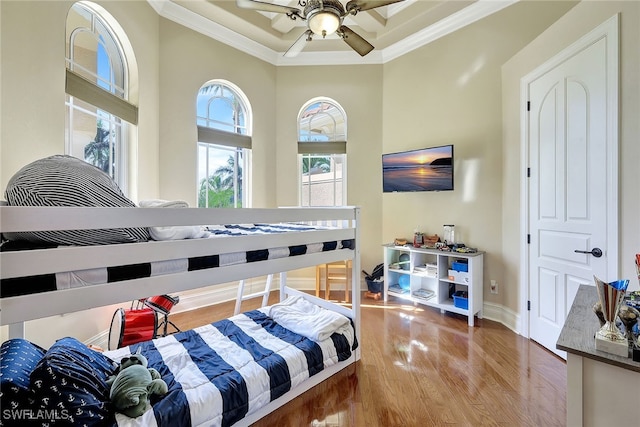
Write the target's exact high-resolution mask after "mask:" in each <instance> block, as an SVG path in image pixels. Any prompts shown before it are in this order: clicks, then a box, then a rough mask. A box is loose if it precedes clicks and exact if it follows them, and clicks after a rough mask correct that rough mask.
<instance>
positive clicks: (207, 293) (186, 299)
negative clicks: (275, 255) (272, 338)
mask: <svg viewBox="0 0 640 427" xmlns="http://www.w3.org/2000/svg"><path fill="white" fill-rule="evenodd" d="M287 283H288V285H289V286H291V287H292V288H295V289H299V290H303V291H315V289H316V280H315V278H306V277H296V278H287ZM264 285H265V282H264V281H263V280H260V281H253V282H252V283H251V284H250V287H251V289H249V285H247V289H246V291H245V293H246V294H248V293H252V292H256V290H263V289H264ZM278 289H279V283H278V277H277V275H276V276H274V280H273V283H272V285H271V290H272V292H273V291H277V290H278ZM365 289H366V286H365V287H364V288H363V287H362V286H361V290H365ZM237 295H238V285H237V284H236V283H233V284H228V285H224V286H215V287H211V288H208V289H206V290H203V291H200V292H195V293H189V294H186V295H180V301H179V302H178V304H176V305H175V306H174V307H173V308H172V310H171V312H172V313H184V312H187V311H191V310H197V309H199V308H203V307H208V306H210V305H213V304H219V303H221V302H227V301H235V299H236V297H237ZM482 311H483V312H482V317H483V318H485V319H488V320H493V321H495V322H498V323H502V324H503V325H504V326H506V327H507V328H509V329H511V330H512V331H513V332H515V333H516V334H519V332H518V331H519V330H520V317H519V315H518V314H517V313H516V312H514V311H513V310H510V309H508V308H506V307H504V306H502V305H499V304H494V303H489V302H485V303H484V305H483V307H482ZM108 340H109V331H108V330H106V331H102V332H100V333H99V334H97V335H94V336H93V337H91V338H89V339H88V340H86V341H85V344H87V345H95V346H98V347H100V348H103V349H107V348H108Z"/></svg>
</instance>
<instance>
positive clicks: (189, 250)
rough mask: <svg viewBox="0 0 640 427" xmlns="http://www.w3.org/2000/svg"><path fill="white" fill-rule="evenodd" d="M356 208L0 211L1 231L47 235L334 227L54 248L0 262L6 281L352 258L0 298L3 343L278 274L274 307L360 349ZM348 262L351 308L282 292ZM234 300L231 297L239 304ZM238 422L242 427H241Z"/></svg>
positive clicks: (313, 381)
mask: <svg viewBox="0 0 640 427" xmlns="http://www.w3.org/2000/svg"><path fill="white" fill-rule="evenodd" d="M359 220H360V209H359V208H358V207H336V208H277V209H253V208H243V209H205V208H179V209H170V208H84V207H83V208H75V207H13V206H12V207H9V206H0V231H1V232H3V233H4V232H17V231H25V232H26V231H47V230H48V231H52V230H80V229H104V228H127V227H151V226H154V227H160V226H181V225H224V224H251V223H265V224H267V223H281V222H283V223H284V222H296V223H314V224H317V223H324V224H327V223H331V224H334V225H335V226H336V228H333V227H332V228H330V229H319V230H313V231H304V232H291V233H281V234H259V235H247V236H233V237H229V238H227V237H222V238H209V239H192V240H175V241H149V242H144V243H126V244H118V245H101V246H69V247H59V248H53V249H37V250H27V251H9V252H2V253H0V277H2V278H3V279H5V278H13V277H24V276H33V275H39V274H51V273H57V272H67V271H77V270H84V269H91V268H100V267H110V266H118V265H127V264H135V263H143V262H153V261H162V260H168V259H174V258H188V257H197V256H205V255H211V254H218V253H219V254H224V253H232V252H240V251H247V250H258V249H264V248H275V247H282V246H292V245H301V244H305V243H306V244H308V243H316V242H326V241H341V240H351V239H353V240H354V241H355V242H356V244H355V248H353V249H341V250H331V251H325V252H317V253H310V254H305V255H298V256H290V257H287V258H278V259H273V260H266V261H257V262H252V263H249V264H237V265H230V266H220V267H215V268H213V269H204V270H196V271H189V272H184V273H176V274H169V275H162V276H156V277H148V278H140V279H134V280H127V281H121V282H114V283H106V284H101V285H92V286H86V287H79V288H72V289H66V290H57V291H52V292H43V293H35V294H28V295H20V296H14V297H5V298H2V299H0V325H9V338H24V337H25V329H24V322H25V321H29V320H34V319H38V318H43V317H49V316H54V315H60V314H65V313H71V312H75V311H81V310H86V309H90V308H94V307H102V306H106V305H110V304H118V303H124V302H127V301H133V300H137V299H141V298H147V297H149V296H150V295H162V294H168V293H174V292H182V291H187V290H190V289H197V288H201V287H205V286H210V285H217V284H224V283H230V282H235V281H239V280H242V279H247V278H250V277H258V276H264V275H271V274H275V273H280V300H281V301H282V300H283V299H285V298H286V296H287V295H300V296H302V297H304V298H306V299H308V300H310V301H312V302H314V303H316V304H317V305H320V306H322V307H324V308H327V309H329V310H332V311H336V312H339V313H342V314H344V315H345V316H348V317H349V318H351V319H352V320H353V323H354V326H355V330H356V338H357V340H358V343H360V285H359V284H360V274H359V272H360V249H359V245H360V241H359V237H360V236H359V229H358V224H359V223H360V221H359ZM344 259H351V260H352V263H353V267H352V283H353V284H354V286H352V295H351V297H352V300H351V301H352V304H351V307H348V306H344V305H340V304H335V303H332V302H330V301H327V300H324V299H320V298H317V297H315V296H313V295H310V294H307V293H305V292H301V291H299V290H297V289H293V288H291V287H289V286H288V285H287V271H291V270H296V269H299V268H304V267H311V266H315V265H319V264H324V263H329V262H333V261H340V260H344ZM240 297H241V296H240V295H239V298H240ZM359 359H360V345H359V346H358V348H357V349H356V350H355V351H354V352H353V355H352V356H351V357H350V358H349V359H348V360H347V361H345V362H342V363H339V364H336V365H334V366H331V367H329V368H327V369H325V370H323V371H321V372H320V373H318V374H316V375H314V376H312V377H310V378H309V380H307V381H305V382H304V383H303V384H301V385H300V386H299V387H296V388H295V389H292V390H291V391H289V392H288V393H286V394H285V395H283V396H281V397H280V398H278V399H276V400H274V401H273V402H271V403H270V404H269V405H267V406H265V407H263V408H261V409H260V410H259V411H257V412H255V413H253V414H250V415H248V416H247V417H246V418H244V419H243V420H241V422H239V425H249V424H251V423H253V422H255V421H257V420H259V419H260V418H262V417H264V416H265V415H267V414H268V413H270V412H272V411H273V410H275V409H276V408H278V407H280V406H282V405H284V404H285V403H286V402H288V401H290V400H291V399H293V398H294V397H296V396H298V395H300V394H302V393H304V392H305V391H307V390H309V389H310V388H311V387H313V386H315V385H317V384H319V383H320V382H322V381H324V380H326V379H327V378H329V377H330V376H332V375H334V374H335V373H337V372H338V371H340V370H342V369H344V368H346V367H347V366H350V365H351V364H352V363H355V362H356V361H358V360H359ZM245 423H246V424H245Z"/></svg>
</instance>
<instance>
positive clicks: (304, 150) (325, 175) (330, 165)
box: [298, 98, 347, 206]
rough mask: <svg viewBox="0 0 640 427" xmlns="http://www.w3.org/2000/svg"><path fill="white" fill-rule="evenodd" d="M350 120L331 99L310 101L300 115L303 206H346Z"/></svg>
mask: <svg viewBox="0 0 640 427" xmlns="http://www.w3.org/2000/svg"><path fill="white" fill-rule="evenodd" d="M346 141H347V120H346V114H345V112H344V110H343V109H342V107H341V106H340V105H339V104H338V103H337V102H335V101H334V100H332V99H329V98H315V99H312V100H310V101H309V102H307V103H306V104H305V105H304V106H303V107H302V109H301V110H300V113H299V115H298V157H299V170H300V197H299V200H300V206H344V205H346V201H347V191H346V188H347V186H346V185H347V182H346V181H347V180H346V176H347V169H346V166H347V155H346Z"/></svg>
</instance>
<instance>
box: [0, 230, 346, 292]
mask: <svg viewBox="0 0 640 427" xmlns="http://www.w3.org/2000/svg"><path fill="white" fill-rule="evenodd" d="M320 228H321V227H317V226H309V225H304V224H290V223H287V224H235V225H220V226H211V227H206V228H205V236H204V237H203V238H223V237H231V236H246V235H255V234H278V233H291V232H294V233H295V232H304V231H312V230H318V229H320ZM127 244H134V245H135V244H136V243H127ZM354 247H355V242H354V241H353V240H341V241H329V242H315V243H311V244H305V245H295V246H284V247H275V248H263V249H258V250H250V251H245V252H231V253H212V254H208V255H204V256H197V257H190V258H179V259H172V260H165V261H154V262H145V263H137V264H128V265H120V266H112V267H103V268H92V269H88V270H82V271H70V272H60V273H55V274H42V275H34V276H25V277H15V278H6V279H1V280H0V298H7V297H14V296H19V295H29V294H34V293H40V292H51V291H56V290H63V289H71V288H76V287H83V286H90V285H98V284H104V283H113V282H119V281H124V280H133V279H141V278H146V277H154V276H160V275H165V274H175V273H184V272H188V271H196V270H203V269H215V268H217V267H226V266H230V265H236V264H245V263H253V262H258V261H266V260H273V259H278V258H286V257H290V256H300V255H305V254H310V253H316V252H324V251H333V250H341V249H354ZM41 248H42V247H37V246H34V245H26V246H25V245H24V243H23V242H18V241H15V242H11V241H9V242H4V243H3V244H2V246H1V247H0V250H2V251H11V250H26V249H41Z"/></svg>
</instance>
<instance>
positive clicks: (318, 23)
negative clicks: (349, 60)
mask: <svg viewBox="0 0 640 427" xmlns="http://www.w3.org/2000/svg"><path fill="white" fill-rule="evenodd" d="M400 1H404V0H377V1H367V0H350V1H349V2H348V3H347V4H346V5H345V6H343V5H342V3H341V2H340V1H339V0H298V5H299V6H300V7H301V8H302V9H299V8H297V7H292V6H282V5H279V4H274V3H267V2H263V1H258V0H236V4H237V5H238V7H241V8H243V9H253V10H259V11H263V12H275V13H284V14H286V15H287V16H288V17H289V18H291V19H293V20H296V19H298V18H300V19H302V20H303V21H307V30H306V31H305V32H304V33H302V35H301V36H300V37H298V39H297V40H296V41H295V42H294V43H293V45H291V47H290V48H289V49H288V50H287V51H286V52H285V53H284V56H285V57H288V58H292V57H294V56H296V55H297V54H299V53H300V52H301V51H302V49H304V47H305V45H306V44H307V42H310V41H311V40H312V39H313V37H314V36H322V38H325V37H326V36H328V35H331V34H333V33H336V34H337V35H338V36H340V38H341V39H342V40H344V41H345V43H347V44H348V45H349V46H350V47H351V48H352V49H353V50H355V51H356V52H358V53H359V54H360V56H365V55H366V54H368V53H369V52H371V51H372V50H373V45H371V43H369V42H368V41H366V40H365V39H364V38H362V37H361V36H359V35H358V34H356V33H355V32H354V31H353V30H352V29H350V28H349V27H347V26H345V25H342V21H343V20H344V18H345V17H346V16H348V15H356V14H357V13H358V12H361V11H364V10H370V9H375V8H377V7H382V6H387V5H389V4H392V3H398V2H400Z"/></svg>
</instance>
